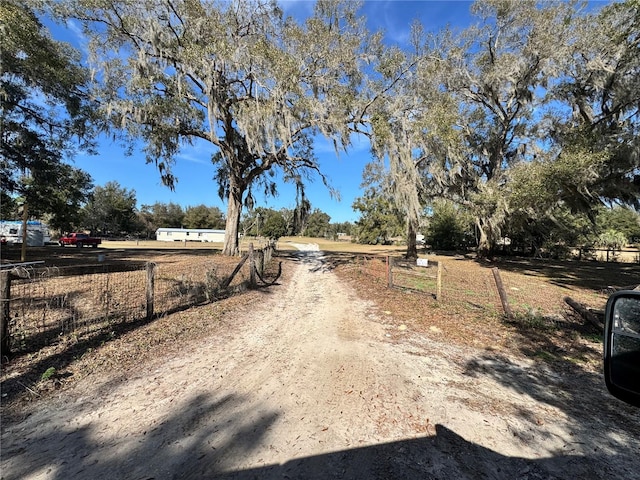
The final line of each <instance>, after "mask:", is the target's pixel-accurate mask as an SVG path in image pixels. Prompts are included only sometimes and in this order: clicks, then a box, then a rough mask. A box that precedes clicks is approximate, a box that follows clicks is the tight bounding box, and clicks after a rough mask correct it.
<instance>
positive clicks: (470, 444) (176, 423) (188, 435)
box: [1, 246, 640, 480]
mask: <svg viewBox="0 0 640 480" xmlns="http://www.w3.org/2000/svg"><path fill="white" fill-rule="evenodd" d="M300 248H305V249H308V248H309V247H308V246H307V247H304V246H300ZM291 268H294V271H293V273H292V276H291V281H290V282H289V283H288V284H287V285H286V286H280V287H278V286H276V287H272V288H271V289H270V290H265V291H264V292H263V293H262V295H263V297H264V298H263V299H262V301H260V302H259V303H258V304H254V305H250V306H247V307H246V309H245V310H244V311H239V312H236V316H235V319H234V322H232V325H233V327H232V328H229V329H225V330H224V332H221V333H220V335H219V336H217V337H215V338H207V339H206V340H205V341H199V342H194V343H193V344H191V345H188V346H187V347H186V348H185V350H184V351H183V352H182V354H181V355H179V356H176V357H173V358H166V359H164V360H158V361H155V362H152V363H149V364H142V365H140V366H139V368H138V369H137V370H136V371H135V373H132V374H130V375H129V377H128V378H126V379H125V380H123V379H122V378H118V377H114V376H110V375H109V374H108V372H105V374H104V375H103V376H101V377H100V378H98V377H97V376H96V377H94V378H89V379H87V380H85V381H82V382H79V383H78V385H77V386H76V387H74V388H73V389H72V390H71V391H66V392H63V394H62V395H61V396H60V397H59V398H57V399H55V400H54V401H51V402H48V403H47V404H46V405H45V406H43V407H42V408H40V409H38V411H36V412H34V413H33V414H32V415H31V416H30V417H29V418H27V419H26V420H24V421H22V422H20V423H17V424H13V425H5V426H4V428H3V435H2V464H1V467H2V478H3V479H6V480H9V479H60V480H70V479H140V480H143V479H144V480H149V479H207V478H222V479H242V480H244V479H251V478H258V479H265V478H266V479H304V478H314V479H315V478H317V479H334V478H335V479H447V480H449V479H480V478H483V479H484V478H489V479H516V478H518V479H543V478H544V479H556V478H558V479H574V478H582V479H599V478H616V479H621V478H625V479H635V478H640V455H639V454H640V446H639V442H640V440H639V439H640V416H639V415H638V412H637V411H636V410H634V409H633V408H631V407H627V406H626V405H623V404H621V403H620V402H618V401H616V400H614V399H611V398H609V397H607V396H606V395H605V394H603V393H602V389H598V390H597V391H596V392H591V391H587V390H586V389H584V390H580V392H578V393H576V392H573V391H569V390H567V385H568V379H566V378H564V377H562V376H560V375H558V374H552V373H551V372H549V371H547V370H545V368H544V367H543V366H541V364H540V363H533V362H531V363H528V362H526V361H524V360H518V361H516V360H514V359H509V358H506V357H505V356H503V355H498V354H494V353H492V352H484V351H469V350H468V349H466V350H462V349H458V348H457V347H455V346H451V345H444V344H442V343H438V342H436V341H434V340H430V339H428V338H425V337H424V336H419V335H417V334H414V333H412V332H411V331H409V330H408V329H406V327H404V325H399V326H398V325H394V324H393V322H391V321H390V319H389V318H388V315H386V314H385V312H382V311H379V310H378V309H376V307H375V305H372V304H369V303H366V302H363V301H361V300H360V299H358V298H357V297H356V295H355V293H354V292H353V291H352V290H350V288H348V287H347V286H346V285H344V284H342V283H341V282H340V281H339V280H338V278H337V277H336V276H335V275H334V274H333V273H331V272H330V271H328V270H327V269H326V268H325V266H324V264H323V262H322V254H321V252H313V251H311V252H309V251H307V252H303V253H301V254H300V255H299V256H298V261H297V263H296V264H295V266H293V267H291ZM203 308H204V307H203ZM596 377H597V376H589V375H587V374H585V377H584V378H583V379H577V380H578V381H579V382H581V383H583V384H584V385H585V386H588V385H590V384H594V385H595V383H594V382H599V381H600V380H601V379H598V378H596ZM575 380H576V378H572V379H571V384H574V383H575ZM581 392H583V393H581ZM584 392H586V393H584ZM583 395H584V398H581V396H583ZM569 403H570V404H569Z"/></svg>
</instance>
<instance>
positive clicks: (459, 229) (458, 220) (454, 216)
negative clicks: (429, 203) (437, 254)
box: [425, 200, 473, 250]
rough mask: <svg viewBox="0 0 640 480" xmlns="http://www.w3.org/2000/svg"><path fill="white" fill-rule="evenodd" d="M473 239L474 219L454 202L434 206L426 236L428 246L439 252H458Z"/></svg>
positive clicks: (437, 203)
mask: <svg viewBox="0 0 640 480" xmlns="http://www.w3.org/2000/svg"><path fill="white" fill-rule="evenodd" d="M470 238H473V219H472V217H471V216H470V215H469V214H468V213H466V212H464V211H463V210H462V209H461V208H459V207H457V206H456V205H455V204H454V203H453V202H449V201H446V200H442V201H439V202H436V203H435V204H434V205H433V213H432V214H431V216H430V217H429V223H428V227H427V231H426V235H425V240H426V242H427V244H429V245H431V247H432V248H434V249H437V250H457V249H459V248H461V247H464V246H466V245H468V243H469V239H470Z"/></svg>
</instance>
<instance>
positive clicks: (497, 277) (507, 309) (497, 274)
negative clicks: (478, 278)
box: [491, 267, 513, 320]
mask: <svg viewBox="0 0 640 480" xmlns="http://www.w3.org/2000/svg"><path fill="white" fill-rule="evenodd" d="M491 271H492V272H493V278H494V279H495V281H496V287H498V294H499V295H500V301H501V302H502V309H503V310H504V314H505V315H506V316H507V318H508V319H509V320H511V319H512V318H513V312H512V311H511V307H510V306H509V299H508V298H507V291H506V290H505V289H504V285H503V283H502V278H501V277H500V270H498V267H493V268H492V269H491Z"/></svg>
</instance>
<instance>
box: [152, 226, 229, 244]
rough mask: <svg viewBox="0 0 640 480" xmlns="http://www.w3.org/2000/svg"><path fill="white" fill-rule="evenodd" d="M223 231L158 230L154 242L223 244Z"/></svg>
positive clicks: (193, 229) (196, 229) (202, 229)
mask: <svg viewBox="0 0 640 480" xmlns="http://www.w3.org/2000/svg"><path fill="white" fill-rule="evenodd" d="M224 232H225V231H224V230H211V229H207V228H159V229H157V230H156V240H158V241H160V242H185V241H186V242H220V243H222V242H224Z"/></svg>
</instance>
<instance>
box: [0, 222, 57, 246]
mask: <svg viewBox="0 0 640 480" xmlns="http://www.w3.org/2000/svg"><path fill="white" fill-rule="evenodd" d="M0 237H4V238H5V239H6V241H7V243H16V244H22V220H0ZM50 241H51V236H50V235H49V227H47V225H46V224H44V223H42V222H38V221H34V220H29V221H28V222H27V245H28V246H30V247H43V246H44V245H45V244H46V243H48V242H50Z"/></svg>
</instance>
